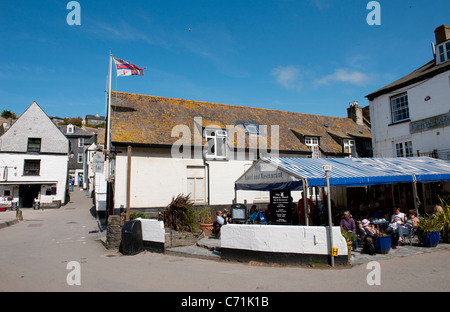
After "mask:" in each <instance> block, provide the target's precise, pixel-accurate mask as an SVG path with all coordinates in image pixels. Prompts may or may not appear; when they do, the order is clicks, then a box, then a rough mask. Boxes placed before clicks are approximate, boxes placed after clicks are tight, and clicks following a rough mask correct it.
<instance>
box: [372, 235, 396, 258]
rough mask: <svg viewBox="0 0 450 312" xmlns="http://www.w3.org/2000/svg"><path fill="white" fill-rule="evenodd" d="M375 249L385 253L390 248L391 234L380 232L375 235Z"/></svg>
mask: <svg viewBox="0 0 450 312" xmlns="http://www.w3.org/2000/svg"><path fill="white" fill-rule="evenodd" d="M374 243H375V251H376V252H377V253H380V254H387V253H389V250H391V244H392V241H391V235H389V234H386V233H383V232H380V233H378V234H376V235H375V239H374Z"/></svg>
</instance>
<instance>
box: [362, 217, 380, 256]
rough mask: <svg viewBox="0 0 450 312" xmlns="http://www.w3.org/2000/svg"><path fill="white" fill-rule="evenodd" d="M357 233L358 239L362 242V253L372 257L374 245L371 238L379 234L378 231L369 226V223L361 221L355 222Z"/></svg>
mask: <svg viewBox="0 0 450 312" xmlns="http://www.w3.org/2000/svg"><path fill="white" fill-rule="evenodd" d="M356 223H357V229H358V230H357V233H358V236H360V239H361V240H362V241H363V242H364V244H363V249H362V252H363V253H366V254H369V255H374V254H375V244H374V240H373V238H374V237H375V236H376V235H377V234H378V233H379V232H378V230H377V229H376V228H375V227H374V226H373V224H370V221H369V220H367V219H363V220H362V221H357V222H356Z"/></svg>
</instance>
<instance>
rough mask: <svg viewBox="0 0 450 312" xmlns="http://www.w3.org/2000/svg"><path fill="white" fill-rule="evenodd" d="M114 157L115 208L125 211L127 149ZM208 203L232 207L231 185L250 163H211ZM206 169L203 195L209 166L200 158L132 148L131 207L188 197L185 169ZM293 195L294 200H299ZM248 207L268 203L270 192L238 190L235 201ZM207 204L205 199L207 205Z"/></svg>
mask: <svg viewBox="0 0 450 312" xmlns="http://www.w3.org/2000/svg"><path fill="white" fill-rule="evenodd" d="M120 151H121V152H120V153H118V154H117V156H116V167H115V177H116V178H115V193H114V196H115V198H114V203H115V204H114V208H115V209H119V208H125V207H126V199H127V150H126V148H121V149H120ZM208 164H209V170H210V175H209V177H210V183H209V185H210V204H211V205H231V204H232V201H233V199H234V198H235V191H234V182H235V181H236V180H237V179H238V178H239V177H240V176H241V175H242V174H243V173H244V172H245V171H246V170H247V169H248V168H249V167H250V166H251V165H252V161H248V160H247V161H242V160H230V161H227V160H210V161H208ZM191 166H198V167H203V166H204V167H205V183H204V185H205V194H206V196H207V195H208V192H207V184H208V181H207V179H208V173H207V171H208V167H207V166H205V164H204V162H203V159H181V158H172V157H171V154H170V150H167V149H157V148H137V147H133V149H132V161H131V196H130V206H131V208H151V207H165V206H167V205H168V204H169V203H170V201H171V200H172V197H174V196H177V195H178V194H181V193H183V194H187V190H188V186H187V168H188V167H191ZM300 194H301V193H300V192H294V193H293V197H294V200H298V199H299V198H300V196H301V195H300ZM244 201H247V203H248V204H253V203H259V204H262V205H264V203H268V202H269V192H258V191H239V192H238V202H240V203H244ZM205 203H207V200H206V202H205Z"/></svg>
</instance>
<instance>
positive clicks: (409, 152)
mask: <svg viewBox="0 0 450 312" xmlns="http://www.w3.org/2000/svg"><path fill="white" fill-rule="evenodd" d="M405 156H406V157H413V149H412V142H411V141H408V142H405Z"/></svg>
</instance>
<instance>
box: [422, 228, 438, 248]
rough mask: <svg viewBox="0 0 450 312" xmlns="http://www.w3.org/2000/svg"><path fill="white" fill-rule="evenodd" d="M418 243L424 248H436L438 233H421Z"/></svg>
mask: <svg viewBox="0 0 450 312" xmlns="http://www.w3.org/2000/svg"><path fill="white" fill-rule="evenodd" d="M420 241H421V242H422V245H423V246H424V247H436V246H437V245H438V244H439V231H433V232H425V233H423V234H422V236H421V237H420Z"/></svg>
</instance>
